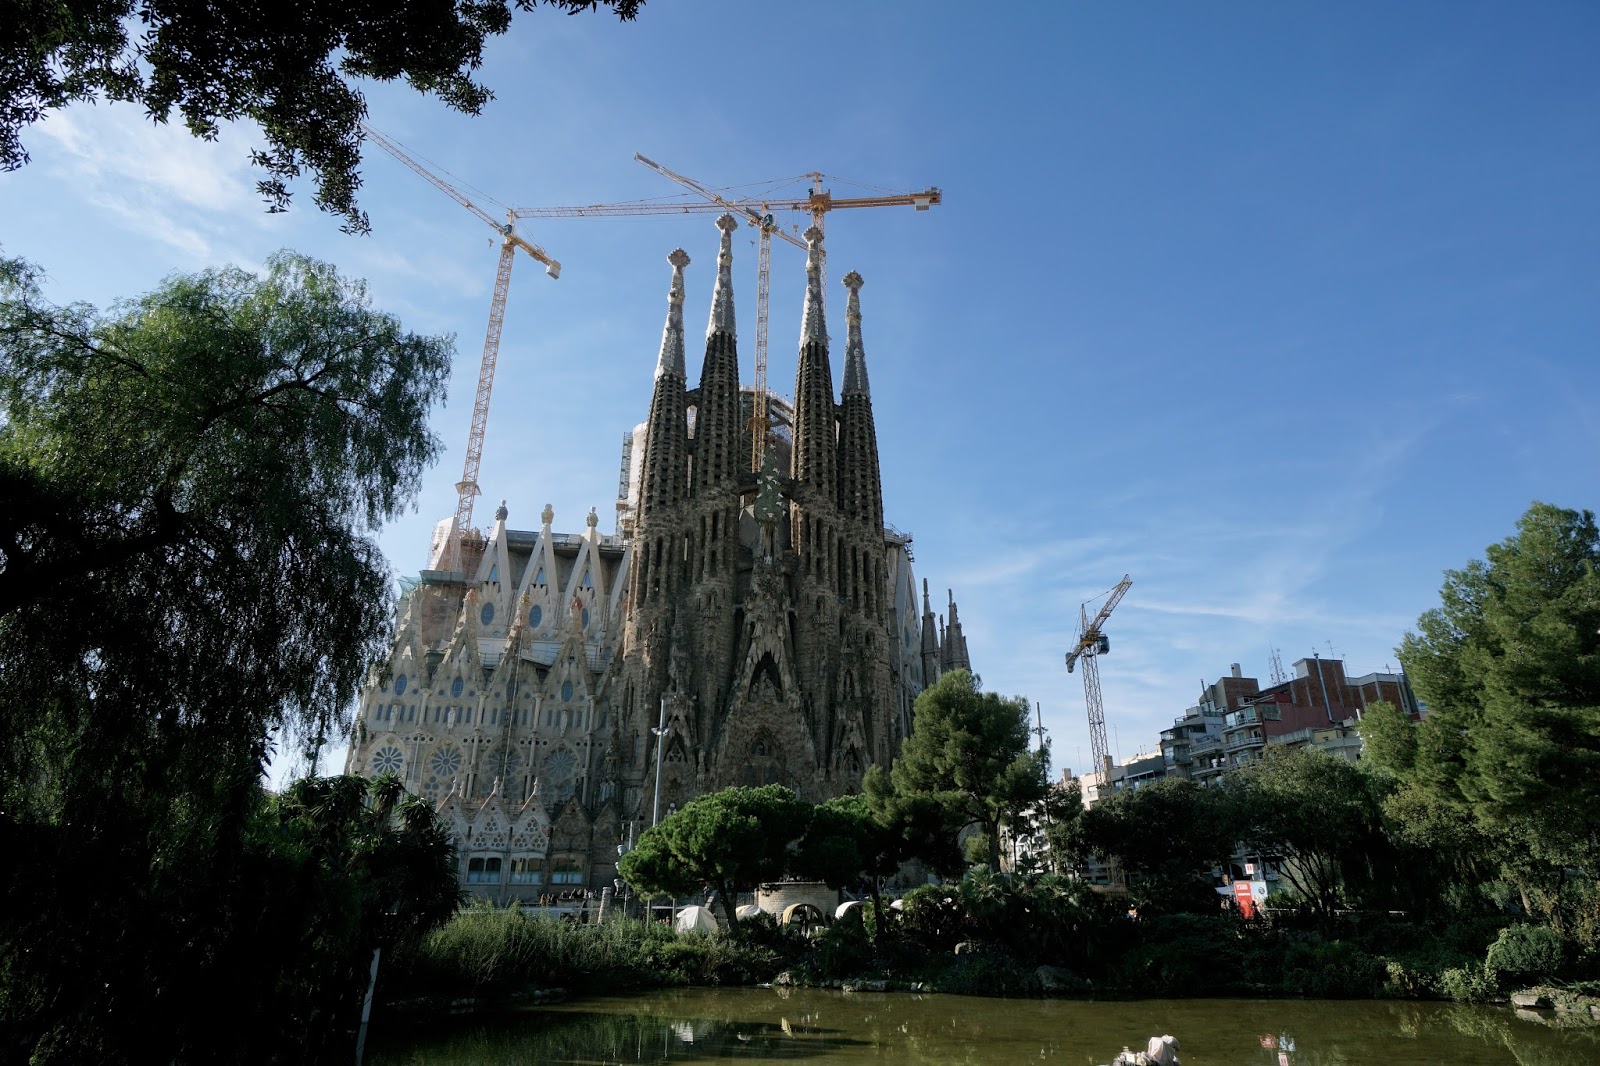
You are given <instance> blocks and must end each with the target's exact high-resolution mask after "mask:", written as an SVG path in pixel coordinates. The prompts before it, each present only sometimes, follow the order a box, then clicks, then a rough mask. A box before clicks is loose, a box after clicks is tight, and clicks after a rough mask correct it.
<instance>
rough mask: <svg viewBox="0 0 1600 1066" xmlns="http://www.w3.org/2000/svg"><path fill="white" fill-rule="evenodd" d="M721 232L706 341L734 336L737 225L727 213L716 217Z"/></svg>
mask: <svg viewBox="0 0 1600 1066" xmlns="http://www.w3.org/2000/svg"><path fill="white" fill-rule="evenodd" d="M717 228H718V229H719V230H721V231H722V247H721V248H720V249H719V250H718V251H717V286H716V288H715V289H714V290H713V291H712V293H711V321H710V322H708V323H706V339H707V340H710V339H711V337H712V335H713V334H716V333H726V334H728V336H730V337H732V336H734V335H735V334H736V332H737V331H736V330H735V329H734V324H733V231H734V230H736V229H738V228H739V223H738V221H737V220H736V219H734V217H733V216H732V215H731V214H729V213H728V212H726V211H724V212H723V213H722V214H721V215H718V216H717Z"/></svg>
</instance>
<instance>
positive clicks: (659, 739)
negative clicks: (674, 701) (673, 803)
mask: <svg viewBox="0 0 1600 1066" xmlns="http://www.w3.org/2000/svg"><path fill="white" fill-rule="evenodd" d="M650 732H651V733H653V734H655V738H656V803H655V810H654V811H653V812H652V813H651V815H650V824H651V826H654V825H655V824H656V823H657V822H659V821H661V749H662V748H665V747H666V746H667V734H669V733H671V732H672V730H671V729H669V728H667V697H665V696H662V697H661V724H660V725H658V726H655V727H653V728H652V729H651V730H650Z"/></svg>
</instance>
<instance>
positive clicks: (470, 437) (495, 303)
mask: <svg viewBox="0 0 1600 1066" xmlns="http://www.w3.org/2000/svg"><path fill="white" fill-rule="evenodd" d="M361 129H362V132H363V133H365V134H366V136H367V139H368V140H370V141H372V142H373V143H374V144H376V145H377V146H378V147H379V148H382V149H383V150H384V151H386V152H388V153H389V154H390V155H392V156H394V157H395V158H396V159H398V160H400V162H402V163H404V164H405V165H406V166H407V167H410V168H411V169H412V170H414V171H416V173H418V174H420V175H421V176H422V177H423V179H424V180H426V181H427V182H428V184H430V185H432V186H433V187H434V188H436V189H438V190H439V191H440V192H442V193H444V194H445V195H446V196H448V197H450V199H452V200H454V201H455V202H456V203H458V204H460V205H461V206H462V207H464V208H466V209H467V210H468V211H471V212H472V213H473V214H474V215H476V216H478V218H479V219H481V220H482V221H483V223H484V224H485V225H487V226H489V227H490V228H492V229H493V230H494V231H495V232H496V233H498V234H499V235H500V265H499V267H498V268H497V269H496V271H495V276H494V295H493V296H492V297H491V298H490V301H489V328H488V330H487V332H486V333H485V335H484V338H483V359H482V361H481V362H480V363H479V364H478V393H477V396H476V397H475V398H474V399H473V402H472V426H471V428H470V429H469V430H468V431H467V457H466V462H465V464H464V465H463V467H462V471H461V480H460V481H458V482H457V483H456V517H455V534H456V535H455V537H454V538H452V541H453V542H452V544H451V545H450V547H449V549H448V550H449V552H450V553H452V554H451V560H452V565H449V566H447V567H446V569H450V570H454V569H458V568H459V567H460V565H461V563H462V558H461V554H460V546H461V543H462V542H463V541H464V540H466V538H467V537H468V536H470V535H471V529H472V505H473V501H474V500H475V499H476V498H477V496H478V469H479V467H480V466H481V465H482V462H483V438H484V434H485V432H486V431H487V430H488V427H489V395H490V393H491V392H493V391H494V368H495V363H496V362H497V361H498V360H499V358H500V333H501V330H502V329H503V328H504V326H505V321H506V294H507V293H508V292H510V291H511V264H512V263H513V262H514V261H515V259H516V254H517V251H518V250H519V249H520V250H521V251H523V252H525V253H527V254H528V255H529V256H531V257H532V258H533V260H534V261H535V262H538V263H542V264H544V272H545V273H546V274H548V275H550V276H551V277H552V278H559V277H560V276H561V264H560V263H558V262H556V261H555V260H554V259H551V258H550V256H549V255H547V254H546V253H545V250H544V249H543V248H540V247H539V246H538V245H537V244H534V243H533V242H532V241H530V240H528V239H526V238H525V237H523V236H521V235H520V234H519V233H517V229H516V221H517V220H516V214H515V212H513V211H510V210H509V209H508V210H507V212H506V220H505V222H498V221H496V220H495V217H494V216H493V215H491V214H489V212H488V211H486V210H484V209H483V208H481V207H479V206H478V205H477V204H475V203H473V202H472V200H471V199H470V198H469V197H468V196H467V195H466V194H465V193H463V192H462V191H461V190H460V189H457V188H456V187H455V186H454V185H452V184H451V183H450V182H448V181H446V180H445V179H444V178H443V177H441V176H439V175H438V174H435V173H434V172H433V171H432V170H430V169H429V168H428V167H427V166H425V165H424V164H423V163H422V162H421V161H420V160H418V159H416V158H414V157H413V156H412V155H411V154H410V153H408V152H407V151H406V150H405V149H404V148H401V147H400V146H399V145H398V144H396V143H395V142H394V141H392V140H390V139H389V138H388V137H386V136H384V135H383V134H382V133H379V132H378V131H377V130H375V129H373V128H372V127H371V126H369V125H367V124H366V123H365V122H363V123H362V124H361Z"/></svg>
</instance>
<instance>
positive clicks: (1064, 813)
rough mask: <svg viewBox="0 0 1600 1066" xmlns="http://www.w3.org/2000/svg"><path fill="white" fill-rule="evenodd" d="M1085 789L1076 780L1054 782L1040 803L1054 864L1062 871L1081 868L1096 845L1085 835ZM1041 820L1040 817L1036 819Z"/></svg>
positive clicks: (1086, 811) (1040, 813)
mask: <svg viewBox="0 0 1600 1066" xmlns="http://www.w3.org/2000/svg"><path fill="white" fill-rule="evenodd" d="M1087 813H1088V809H1087V808H1086V807H1084V805H1083V789H1082V788H1081V787H1080V786H1079V784H1078V782H1077V781H1076V780H1074V781H1070V782H1068V783H1066V784H1060V785H1052V786H1051V787H1050V790H1049V791H1048V793H1046V795H1045V798H1044V801H1043V803H1042V804H1041V805H1040V809H1039V816H1038V817H1039V818H1041V819H1042V820H1043V821H1044V842H1045V847H1046V849H1047V851H1048V855H1049V860H1050V867H1051V869H1053V870H1056V871H1058V872H1063V873H1065V872H1067V871H1072V870H1078V869H1080V868H1081V867H1082V865H1083V863H1084V860H1085V859H1086V858H1088V856H1089V855H1090V854H1092V853H1093V851H1094V848H1093V847H1091V846H1090V844H1089V842H1088V841H1087V840H1086V839H1085V836H1084V816H1085V815H1086V814H1087ZM1036 820H1038V819H1036Z"/></svg>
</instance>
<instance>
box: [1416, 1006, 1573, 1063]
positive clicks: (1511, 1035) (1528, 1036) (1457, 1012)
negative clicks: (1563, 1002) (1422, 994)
mask: <svg viewBox="0 0 1600 1066" xmlns="http://www.w3.org/2000/svg"><path fill="white" fill-rule="evenodd" d="M1524 1014H1527V1015H1531V1017H1527V1018H1524V1017H1522V1015H1524ZM1444 1019H1445V1021H1447V1022H1448V1023H1449V1024H1450V1027H1451V1028H1452V1029H1454V1030H1455V1031H1456V1032H1458V1033H1461V1034H1462V1035H1463V1036H1470V1037H1476V1038H1477V1039H1479V1040H1481V1041H1483V1042H1484V1043H1485V1044H1487V1045H1489V1046H1490V1047H1492V1048H1494V1049H1495V1050H1496V1051H1499V1050H1500V1049H1502V1048H1503V1049H1504V1050H1505V1052H1506V1054H1508V1055H1509V1056H1510V1058H1508V1059H1506V1060H1505V1061H1506V1062H1514V1063H1517V1064H1518V1066H1592V1064H1593V1063H1595V1062H1600V1027H1597V1026H1596V1025H1595V1024H1594V1023H1593V1021H1591V1020H1589V1019H1585V1018H1564V1017H1562V1016H1561V1015H1560V1014H1553V1013H1540V1012H1535V1011H1516V1012H1515V1013H1513V1012H1512V1011H1509V1010H1507V1009H1505V1008H1504V1007H1495V1008H1491V1007H1467V1006H1452V1007H1448V1008H1446V1009H1445V1012H1444ZM1550 1030H1557V1031H1555V1032H1551V1031H1550Z"/></svg>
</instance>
